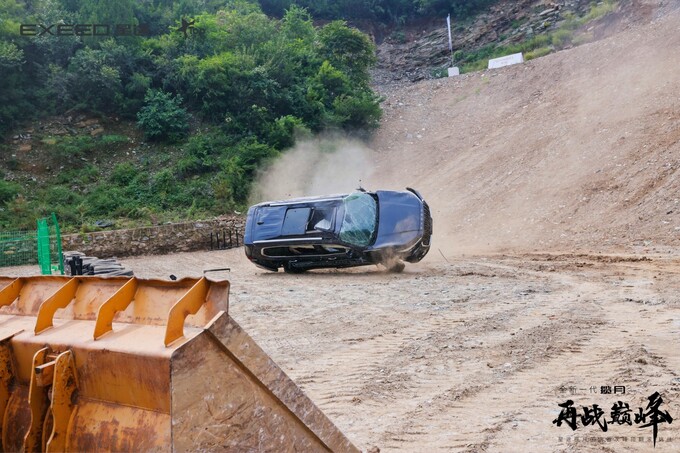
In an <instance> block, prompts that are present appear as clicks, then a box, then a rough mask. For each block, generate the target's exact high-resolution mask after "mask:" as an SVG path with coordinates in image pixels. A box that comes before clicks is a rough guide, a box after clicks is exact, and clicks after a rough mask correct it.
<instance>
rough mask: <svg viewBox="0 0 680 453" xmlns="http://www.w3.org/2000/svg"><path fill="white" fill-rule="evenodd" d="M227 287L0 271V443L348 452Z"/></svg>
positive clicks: (13, 446)
mask: <svg viewBox="0 0 680 453" xmlns="http://www.w3.org/2000/svg"><path fill="white" fill-rule="evenodd" d="M228 294H229V282H227V281H212V280H208V279H206V278H201V279H183V280H180V281H176V282H167V281H161V280H141V279H136V278H122V277H119V278H116V277H114V278H101V277H73V278H70V277H52V276H44V277H25V278H16V279H13V278H6V277H0V307H2V308H0V421H1V423H0V445H1V447H2V451H26V452H33V451H50V452H58V451H196V450H199V451H234V452H265V451H266V452H293V451H295V452H301V451H310V452H312V451H313V452H317V451H335V452H358V451H359V450H358V449H357V448H356V447H354V445H352V444H351V442H350V441H349V440H348V439H347V438H346V437H345V436H344V435H343V434H342V433H341V432H340V431H339V430H338V429H337V428H336V427H335V425H333V423H332V422H331V421H330V420H329V419H328V418H327V417H326V416H325V415H324V414H323V413H322V412H321V411H320V410H319V409H318V408H317V407H316V406H315V405H314V403H313V402H312V401H311V400H310V399H309V398H308V397H307V396H306V395H305V394H304V393H303V392H302V391H301V390H300V388H299V387H297V386H296V385H295V383H293V381H291V380H290V378H288V376H286V374H285V373H284V372H283V371H282V370H281V369H280V368H279V367H278V366H277V365H276V364H275V363H274V362H273V361H272V360H271V359H270V358H269V357H268V356H267V354H266V353H265V352H264V351H263V350H262V349H260V348H259V347H258V346H257V344H256V343H255V342H254V341H253V340H252V339H251V338H250V337H249V336H248V335H247V334H246V333H245V332H244V331H243V329H241V327H240V326H239V325H238V324H237V323H236V322H235V321H234V320H233V319H232V318H231V317H230V316H229V315H228V313H227V312H228Z"/></svg>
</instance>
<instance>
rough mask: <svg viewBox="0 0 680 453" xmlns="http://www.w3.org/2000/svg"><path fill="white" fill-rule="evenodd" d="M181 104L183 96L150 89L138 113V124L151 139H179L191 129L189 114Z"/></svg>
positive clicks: (171, 140)
mask: <svg viewBox="0 0 680 453" xmlns="http://www.w3.org/2000/svg"><path fill="white" fill-rule="evenodd" d="M181 105H182V97H181V96H173V95H172V94H170V93H166V92H164V91H160V90H149V91H147V93H146V96H144V107H142V109H141V110H140V111H139V113H137V125H138V126H139V127H140V129H142V131H143V132H144V135H145V136H146V137H147V138H148V139H149V140H164V141H170V142H174V141H178V140H180V139H182V138H183V137H185V136H186V134H187V132H188V130H189V115H188V114H187V111H186V110H185V109H184V108H182V106H181Z"/></svg>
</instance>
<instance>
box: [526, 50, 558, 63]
mask: <svg viewBox="0 0 680 453" xmlns="http://www.w3.org/2000/svg"><path fill="white" fill-rule="evenodd" d="M552 51H553V49H552V48H551V47H539V48H538V49H534V50H532V51H529V52H527V53H526V54H525V55H524V58H525V59H526V60H533V59H534V58H539V57H543V56H545V55H548V54H549V53H551V52H552Z"/></svg>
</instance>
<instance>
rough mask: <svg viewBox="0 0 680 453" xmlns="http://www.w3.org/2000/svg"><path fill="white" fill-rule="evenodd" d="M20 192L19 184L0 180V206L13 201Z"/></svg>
mask: <svg viewBox="0 0 680 453" xmlns="http://www.w3.org/2000/svg"><path fill="white" fill-rule="evenodd" d="M20 191H21V186H20V185H19V184H16V183H13V182H9V181H3V180H0V205H2V204H4V203H7V202H8V201H11V200H13V199H14V198H15V197H16V196H17V195H18V194H19V192H20Z"/></svg>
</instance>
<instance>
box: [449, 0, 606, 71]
mask: <svg viewBox="0 0 680 453" xmlns="http://www.w3.org/2000/svg"><path fill="white" fill-rule="evenodd" d="M617 4H618V2H616V1H614V0H604V1H601V2H593V3H592V4H591V5H590V7H589V8H588V12H587V13H586V14H584V15H583V16H580V17H579V16H576V15H575V14H573V13H570V12H567V13H566V14H565V15H564V19H563V20H562V22H561V23H560V25H559V27H557V29H556V30H554V31H550V32H547V33H543V34H539V35H535V36H533V37H531V38H529V39H525V40H523V41H522V42H518V43H516V44H509V45H502V44H498V43H491V44H488V45H486V46H483V47H480V48H478V49H474V50H471V51H467V52H466V51H462V50H459V51H457V52H456V53H455V54H454V56H453V59H454V62H455V64H457V65H459V66H460V67H461V72H463V73H466V72H473V71H479V70H482V69H486V67H487V65H488V62H489V59H491V58H497V57H502V56H505V55H510V54H514V53H519V52H522V53H524V58H525V59H527V60H531V59H533V58H538V57H542V56H544V55H548V54H549V53H552V52H554V51H558V50H562V49H565V48H567V47H569V46H572V45H579V44H582V43H584V42H588V41H589V40H592V36H590V35H589V34H588V33H587V32H586V33H577V31H578V30H579V29H580V28H582V27H583V26H584V25H585V24H587V23H589V22H592V21H594V20H596V19H599V18H600V17H602V16H604V15H606V14H608V13H611V12H612V11H614V10H615V9H616V6H617ZM502 39H503V37H501V40H502ZM445 73H446V68H443V69H442V70H440V76H441V77H444V76H445Z"/></svg>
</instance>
